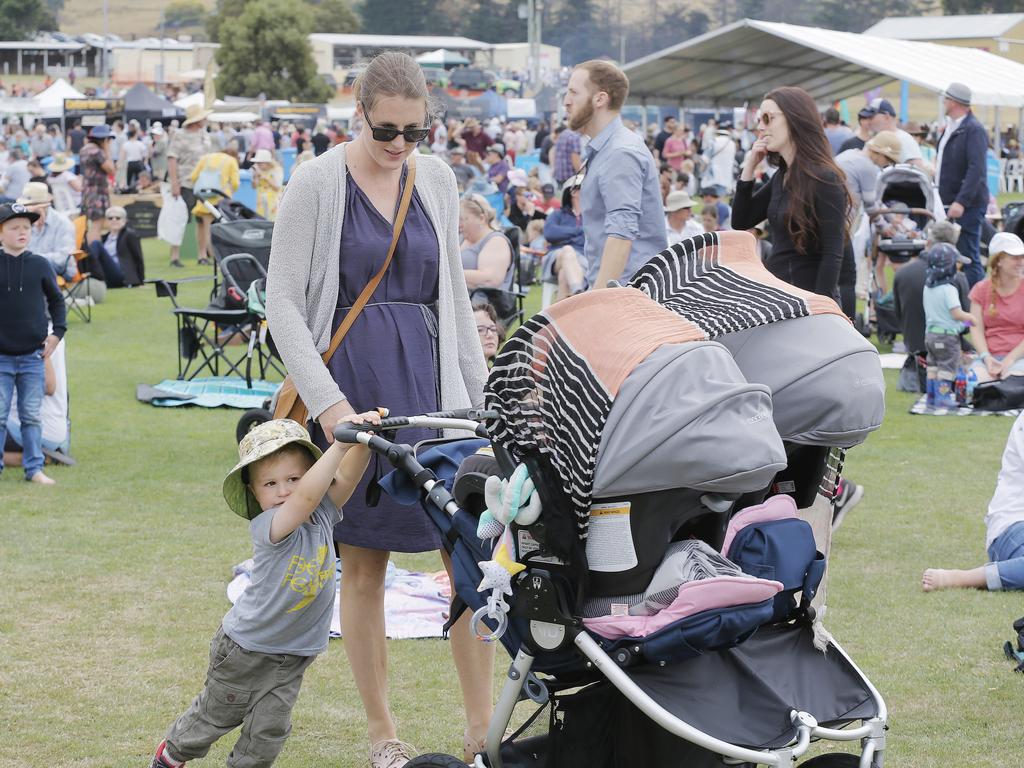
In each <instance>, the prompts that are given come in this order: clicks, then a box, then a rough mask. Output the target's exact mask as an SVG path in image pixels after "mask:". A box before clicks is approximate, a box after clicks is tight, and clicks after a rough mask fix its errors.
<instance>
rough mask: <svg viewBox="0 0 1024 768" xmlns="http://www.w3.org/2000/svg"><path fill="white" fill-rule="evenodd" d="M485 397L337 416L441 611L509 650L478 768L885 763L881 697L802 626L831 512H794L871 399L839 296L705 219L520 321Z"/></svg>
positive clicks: (867, 359)
mask: <svg viewBox="0 0 1024 768" xmlns="http://www.w3.org/2000/svg"><path fill="white" fill-rule="evenodd" d="M598 327H599V328H601V333H600V334H594V333H593V331H592V329H593V328H598ZM484 405H485V408H484V409H482V410H474V411H463V412H448V413H438V414H426V415H420V416H411V417H397V418H390V419H386V420H385V421H384V424H383V425H382V427H380V428H377V431H378V432H380V434H378V435H371V434H370V433H369V432H367V431H366V428H365V427H362V426H360V427H353V426H351V425H341V426H339V428H338V429H337V430H336V431H335V437H336V438H337V439H338V440H341V441H343V442H360V443H363V444H366V445H368V446H369V447H370V449H371V450H373V451H374V452H376V453H377V454H379V455H380V456H382V457H384V458H386V459H387V460H388V461H390V462H391V463H392V464H393V465H394V466H395V467H396V471H395V472H392V473H391V474H390V475H388V476H387V477H385V478H384V479H383V480H382V485H383V486H384V488H385V490H387V491H388V492H389V493H391V494H392V495H394V496H395V497H396V498H400V499H401V498H404V499H406V500H408V501H415V500H419V501H420V502H421V503H422V504H423V506H424V508H425V510H426V511H427V513H428V515H429V516H430V518H431V520H432V521H433V522H434V523H435V524H436V525H437V526H438V529H439V530H440V532H441V534H442V541H444V542H445V546H446V548H447V549H448V551H449V553H450V555H451V559H452V562H453V573H454V578H453V581H454V584H453V587H454V592H455V595H456V597H455V600H454V603H453V611H452V622H453V621H454V620H455V618H456V617H457V616H458V614H459V610H460V608H466V609H467V610H471V611H473V612H474V613H473V618H472V621H473V626H474V628H475V630H476V632H477V634H478V636H480V637H481V638H483V639H488V640H497V641H500V642H501V643H502V644H503V645H504V646H505V648H506V649H507V650H508V652H509V654H510V655H511V656H512V658H513V661H512V664H511V666H510V668H509V670H508V675H507V680H506V682H505V685H504V687H503V690H502V692H501V694H500V697H499V700H498V703H497V705H496V709H495V713H494V717H493V719H492V721H491V724H490V729H489V731H488V734H487V741H486V743H487V747H486V750H485V752H482V753H480V754H478V755H477V756H476V759H475V766H476V767H477V768H485V767H488V766H489V767H490V768H513V767H516V768H526V767H527V766H530V767H539V766H550V767H551V768H554V767H555V766H557V767H558V768H573V766H581V767H582V766H588V768H592V767H593V766H607V768H613V767H614V768H618V767H620V766H638V765H644V766H682V765H686V766H697V767H702V766H709V767H710V766H722V765H746V766H752V765H771V766H790V765H793V764H794V763H795V761H796V760H798V759H799V758H801V757H803V756H804V755H805V754H806V752H807V750H808V748H809V746H810V744H811V742H812V741H816V740H833V741H838V742H847V743H849V742H859V745H860V754H859V755H853V754H851V753H848V752H836V753H829V754H825V755H822V756H819V757H816V758H814V759H812V760H809V761H806V762H805V763H803V765H806V766H812V765H813V766H817V767H818V768H825V766H832V767H833V768H837V767H838V766H855V765H859V766H861V767H862V768H870V767H871V766H876V767H877V768H881V766H882V763H883V756H884V750H885V731H886V727H887V726H886V721H887V712H886V707H885V703H884V701H883V700H882V697H881V696H880V694H879V693H878V691H877V690H876V689H875V688H874V686H873V685H872V684H871V683H870V681H869V680H868V679H867V678H866V677H865V676H864V675H863V674H862V673H861V671H860V670H859V669H858V668H857V666H856V665H855V664H854V662H853V661H852V660H851V659H850V658H849V656H847V655H846V653H845V652H844V651H843V650H842V648H840V646H839V645H838V643H836V642H835V641H834V640H833V639H832V638H831V637H830V636H829V634H828V633H827V632H826V631H825V630H824V627H823V626H822V625H821V622H820V614H819V610H818V608H819V605H818V603H820V601H821V598H822V595H821V594H820V593H819V592H820V591H823V575H824V571H825V555H826V554H827V531H828V523H827V522H826V524H825V531H826V534H825V541H824V542H820V541H816V540H815V536H814V532H813V530H812V527H811V525H810V524H809V523H807V522H806V521H805V520H803V519H802V518H801V515H799V514H798V508H806V507H812V505H813V506H814V507H817V508H821V507H824V506H826V505H824V504H823V503H822V502H820V501H819V502H815V499H817V498H818V497H819V495H825V496H826V498H828V497H829V496H830V495H831V494H832V492H833V491H834V487H835V480H836V476H837V474H838V472H839V471H840V470H841V463H842V456H843V451H844V450H845V449H847V448H850V447H853V446H855V445H857V444H859V443H861V442H862V441H864V440H865V439H866V437H867V435H868V434H869V433H870V432H871V431H872V430H874V429H877V428H878V426H880V424H881V420H882V416H883V411H884V382H883V379H882V375H881V369H880V365H879V361H878V356H877V353H876V352H875V350H874V348H873V347H871V346H870V345H869V344H868V343H867V342H866V341H865V340H864V339H863V338H862V337H861V336H860V335H859V334H858V333H857V332H856V331H855V330H854V329H853V328H852V327H851V326H850V324H849V322H848V321H847V320H846V318H845V317H843V316H842V314H841V312H840V310H839V308H838V307H837V306H836V305H835V304H834V302H832V301H831V300H830V299H826V298H823V297H820V296H815V295H813V294H810V293H806V292H803V291H800V290H798V289H795V288H793V287H792V286H788V285H786V284H785V283H782V282H781V281H778V280H776V279H775V278H773V277H772V276H771V275H769V274H768V273H767V271H765V270H764V268H763V267H762V266H761V264H760V260H759V259H758V258H757V255H756V251H755V248H754V241H753V238H752V237H751V236H750V235H748V234H746V233H741V232H723V233H710V234H707V235H704V236H701V237H699V238H694V239H692V240H688V241H684V242H683V243H680V244H678V245H675V246H673V247H672V248H670V249H668V250H666V251H663V252H662V253H661V254H659V255H657V256H656V257H654V258H653V259H652V260H651V261H650V262H648V263H647V264H646V265H645V266H644V267H642V268H641V270H640V271H639V272H638V273H637V275H636V276H635V277H634V278H633V280H632V281H631V282H630V284H629V285H628V286H625V287H620V288H614V289H609V290H604V291H597V292H591V293H587V294H581V295H579V296H576V297H573V298H571V299H569V300H566V301H563V302H561V303H558V304H555V305H553V306H552V307H550V308H548V309H547V310H545V311H544V312H541V313H539V314H538V315H535V316H534V317H533V318H531V319H530V320H528V321H527V322H526V323H525V324H524V325H523V326H522V327H520V328H519V329H518V330H517V331H516V332H515V334H514V335H513V336H512V337H511V338H510V339H509V341H508V342H507V343H506V345H505V347H504V349H503V350H502V352H501V353H500V354H499V356H498V358H497V359H496V361H495V365H494V368H493V369H492V372H491V375H490V377H489V379H488V383H487V386H486V390H485V404H484ZM406 426H416V427H430V428H435V429H445V430H460V429H461V430H469V431H471V432H472V433H474V435H475V436H474V437H470V438H463V439H450V438H448V437H446V438H444V439H440V440H436V441H427V442H426V443H425V444H421V445H420V446H417V447H416V448H413V447H410V446H405V445H401V444H400V443H398V442H395V441H394V437H395V434H396V432H397V431H398V430H400V429H401V428H402V427H406ZM446 434H450V433H446ZM825 513H826V515H827V517H828V521H829V522H830V519H831V517H830V509H826V510H825ZM816 595H817V600H816V599H815V596H816ZM450 623H451V622H450ZM524 708H526V709H530V708H532V714H530V715H529V716H528V717H526V718H525V720H523V718H521V717H519V715H520V714H521V713H522V709H524ZM521 721H522V722H521ZM512 722H516V726H515V727H514V728H512V727H510V724H511V723H512ZM460 764H462V763H460V762H459V761H458V760H457V759H456V758H453V757H450V756H445V755H438V754H432V755H421V756H419V757H417V758H415V759H413V760H412V761H411V762H410V763H409V766H410V768H415V767H416V766H434V767H437V768H440V767H446V766H455V765H460Z"/></svg>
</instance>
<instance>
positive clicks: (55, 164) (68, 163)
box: [47, 152, 75, 173]
mask: <svg viewBox="0 0 1024 768" xmlns="http://www.w3.org/2000/svg"><path fill="white" fill-rule="evenodd" d="M74 167H75V161H74V160H72V159H71V158H70V157H69V156H68V155H66V154H65V153H63V152H57V153H56V154H55V155H54V156H53V160H51V161H50V167H49V168H48V169H47V170H49V171H50V173H62V172H63V171H70V170H71V169H72V168H74Z"/></svg>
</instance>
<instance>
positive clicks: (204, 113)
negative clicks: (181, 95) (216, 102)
mask: <svg viewBox="0 0 1024 768" xmlns="http://www.w3.org/2000/svg"><path fill="white" fill-rule="evenodd" d="M212 114H213V110H212V109H203V108H202V107H201V106H199V105H198V104H189V105H188V109H186V110H185V122H183V123H182V124H181V127H182V128H184V127H185V126H186V125H192V124H193V123H198V122H199V121H200V120H205V119H206V118H208V117H209V116H210V115H212Z"/></svg>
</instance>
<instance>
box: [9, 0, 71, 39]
mask: <svg viewBox="0 0 1024 768" xmlns="http://www.w3.org/2000/svg"><path fill="white" fill-rule="evenodd" d="M56 28H57V23H56V20H55V19H54V18H53V14H51V13H50V12H49V11H48V10H46V6H45V5H44V4H43V2H42V0H0V40H30V39H31V38H32V37H33V35H35V33H36V32H39V31H40V30H44V31H45V30H53V29H56Z"/></svg>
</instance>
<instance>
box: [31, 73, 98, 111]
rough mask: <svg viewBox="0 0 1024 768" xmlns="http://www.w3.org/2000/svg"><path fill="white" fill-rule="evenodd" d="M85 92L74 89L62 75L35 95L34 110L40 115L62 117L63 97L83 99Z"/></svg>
mask: <svg viewBox="0 0 1024 768" xmlns="http://www.w3.org/2000/svg"><path fill="white" fill-rule="evenodd" d="M84 98H85V94H84V93H82V92H81V91H79V90H78V89H76V88H75V87H74V86H73V85H71V84H70V83H69V82H68V81H67V80H65V79H64V78H63V77H62V78H59V79H58V80H57V82H55V83H54V84H53V85H51V86H50V87H49V88H47V89H46V90H45V91H43V92H42V93H39V94H37V95H36V96H35V98H34V99H33V101H34V102H35V108H36V111H37V112H38V113H39V115H40V116H41V117H63V116H64V99H84Z"/></svg>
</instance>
